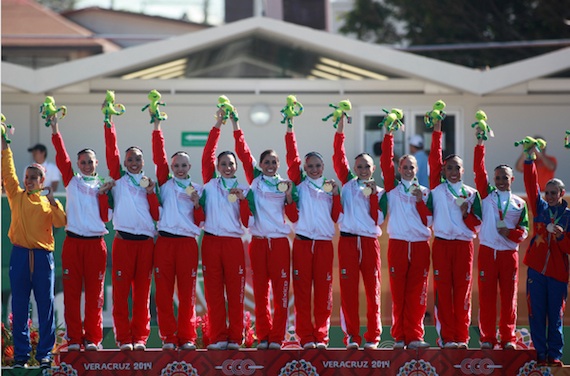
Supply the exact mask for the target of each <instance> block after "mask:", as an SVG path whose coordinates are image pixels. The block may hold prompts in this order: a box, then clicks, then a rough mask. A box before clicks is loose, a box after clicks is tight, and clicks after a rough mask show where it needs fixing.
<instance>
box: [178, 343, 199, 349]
mask: <svg viewBox="0 0 570 376" xmlns="http://www.w3.org/2000/svg"><path fill="white" fill-rule="evenodd" d="M180 350H196V345H195V344H194V343H193V342H186V343H185V344H183V345H182V346H180Z"/></svg>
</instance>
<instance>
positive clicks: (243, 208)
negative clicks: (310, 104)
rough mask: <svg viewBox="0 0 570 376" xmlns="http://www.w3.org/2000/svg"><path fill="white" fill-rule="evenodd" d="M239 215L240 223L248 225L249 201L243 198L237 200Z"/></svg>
mask: <svg viewBox="0 0 570 376" xmlns="http://www.w3.org/2000/svg"><path fill="white" fill-rule="evenodd" d="M239 216H240V218H241V223H243V225H244V226H245V227H248V226H249V217H251V209H250V208H249V201H248V200H247V199H243V200H240V201H239Z"/></svg>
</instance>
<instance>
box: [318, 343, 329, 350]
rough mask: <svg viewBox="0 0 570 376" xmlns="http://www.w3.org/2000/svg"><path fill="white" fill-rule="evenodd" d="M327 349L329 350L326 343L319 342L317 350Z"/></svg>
mask: <svg viewBox="0 0 570 376" xmlns="http://www.w3.org/2000/svg"><path fill="white" fill-rule="evenodd" d="M326 348H327V344H326V343H324V342H319V343H317V349H319V350H326Z"/></svg>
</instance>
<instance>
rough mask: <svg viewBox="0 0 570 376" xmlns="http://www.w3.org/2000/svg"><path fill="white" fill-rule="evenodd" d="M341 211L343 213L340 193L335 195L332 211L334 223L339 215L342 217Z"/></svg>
mask: <svg viewBox="0 0 570 376" xmlns="http://www.w3.org/2000/svg"><path fill="white" fill-rule="evenodd" d="M340 213H342V201H341V199H340V195H333V205H332V211H331V218H332V220H333V222H334V223H336V222H337V221H338V217H340Z"/></svg>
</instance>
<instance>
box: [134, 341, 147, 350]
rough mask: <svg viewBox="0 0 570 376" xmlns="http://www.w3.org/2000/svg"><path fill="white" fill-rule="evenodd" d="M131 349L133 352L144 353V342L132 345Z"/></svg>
mask: <svg viewBox="0 0 570 376" xmlns="http://www.w3.org/2000/svg"><path fill="white" fill-rule="evenodd" d="M133 349H134V350H135V351H145V350H146V345H145V344H144V342H137V343H135V344H134V345H133Z"/></svg>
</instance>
